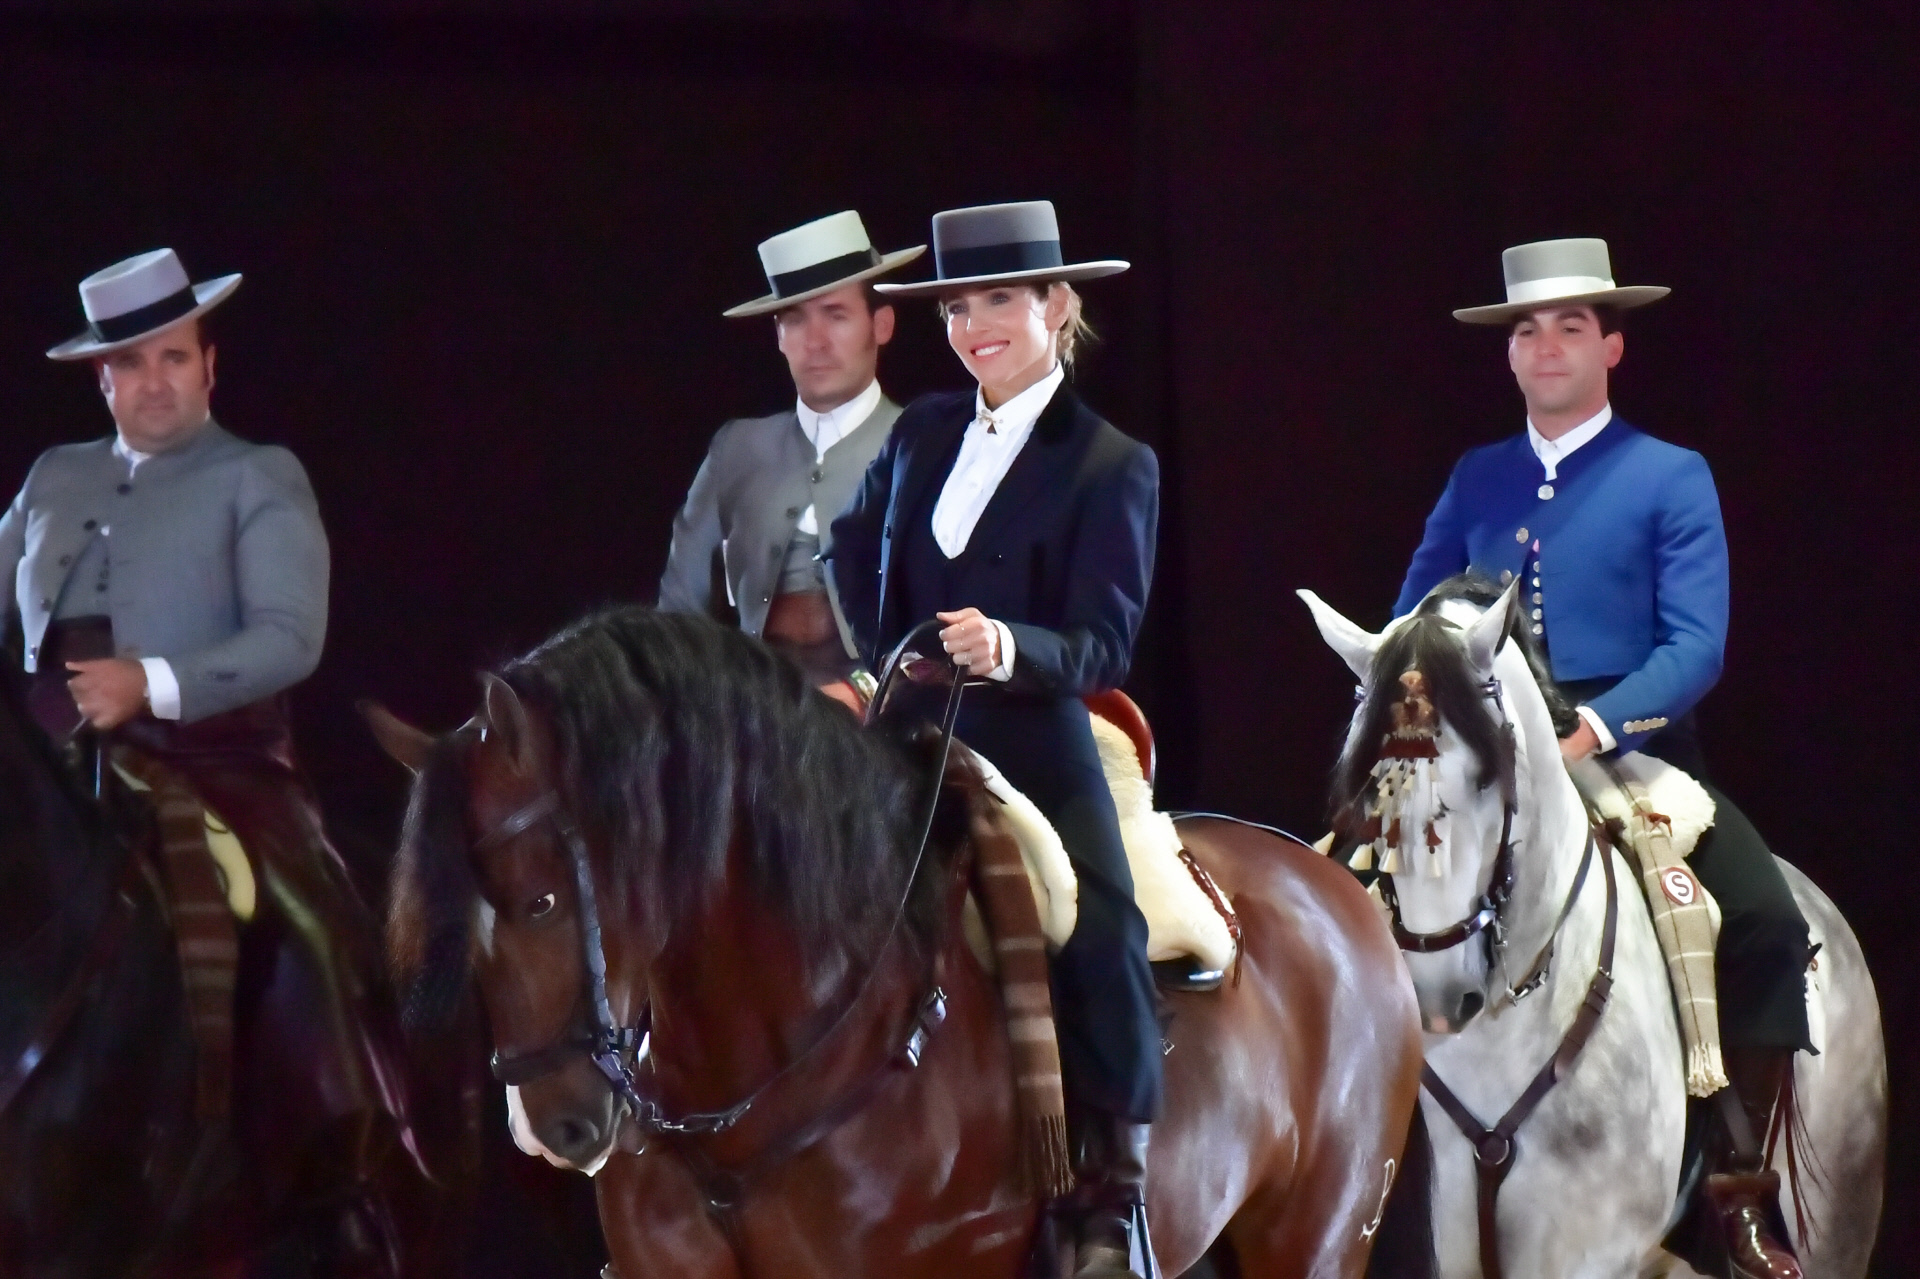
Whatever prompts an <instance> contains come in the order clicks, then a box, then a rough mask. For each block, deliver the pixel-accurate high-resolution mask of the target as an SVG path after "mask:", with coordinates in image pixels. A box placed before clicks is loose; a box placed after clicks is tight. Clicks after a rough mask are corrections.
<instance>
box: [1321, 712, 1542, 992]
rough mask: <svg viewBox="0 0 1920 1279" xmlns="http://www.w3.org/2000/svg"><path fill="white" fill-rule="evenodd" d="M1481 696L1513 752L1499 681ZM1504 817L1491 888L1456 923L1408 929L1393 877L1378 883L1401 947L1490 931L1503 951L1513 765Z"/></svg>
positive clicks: (1448, 942)
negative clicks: (1426, 930)
mask: <svg viewBox="0 0 1920 1279" xmlns="http://www.w3.org/2000/svg"><path fill="white" fill-rule="evenodd" d="M1480 694H1481V696H1483V697H1485V698H1487V699H1488V700H1490V701H1491V702H1492V703H1493V704H1494V706H1495V707H1496V708H1498V710H1499V712H1500V731H1501V733H1502V735H1503V736H1504V737H1505V739H1506V741H1507V744H1508V747H1509V754H1510V755H1511V747H1512V743H1513V722H1512V721H1511V720H1509V719H1508V718H1507V709H1506V703H1505V702H1504V701H1503V700H1502V698H1501V688H1500V681H1499V680H1498V679H1489V680H1488V681H1486V683H1484V684H1482V685H1481V686H1480ZM1356 696H1358V697H1365V696H1366V690H1365V689H1364V688H1362V689H1359V690H1356ZM1501 792H1502V795H1501V815H1500V847H1499V849H1498V850H1497V851H1496V852H1495V853H1494V855H1493V869H1492V871H1491V873H1490V874H1489V875H1488V878H1487V891H1486V892H1484V893H1482V894H1480V896H1479V897H1478V898H1476V899H1475V901H1474V903H1473V913H1472V914H1470V915H1468V916H1467V917H1466V918H1465V919H1462V920H1460V921H1459V922H1457V923H1454V924H1449V925H1448V926H1447V927H1445V928H1442V929H1438V930H1437V931H1434V932H1430V933H1417V932H1414V931H1413V930H1412V929H1410V928H1408V927H1407V925H1406V921H1405V919H1404V918H1403V917H1402V915H1401V912H1400V894H1399V893H1398V892H1397V891H1396V890H1395V889H1394V886H1393V876H1392V875H1391V874H1389V873H1386V872H1382V874H1381V876H1380V879H1379V881H1378V882H1379V884H1380V897H1381V900H1383V901H1384V902H1386V904H1387V919H1388V922H1389V924H1390V926H1391V927H1392V929H1393V940H1394V941H1395V942H1396V943H1398V945H1399V947H1400V949H1401V950H1409V951H1413V952H1414V953H1415V954H1420V955H1433V954H1438V953H1439V952H1441V951H1444V950H1452V949H1453V948H1454V947H1455V946H1463V945H1465V944H1466V943H1467V942H1469V941H1471V940H1473V939H1474V938H1475V937H1477V936H1479V935H1480V934H1481V933H1485V934H1486V935H1487V938H1488V941H1489V943H1490V945H1491V947H1492V951H1493V952H1494V953H1499V952H1502V951H1504V949H1505V946H1506V920H1505V912H1506V908H1507V903H1508V902H1510V901H1512V900H1513V879H1514V872H1513V817H1514V812H1515V810H1516V808H1517V797H1516V795H1515V793H1514V792H1515V787H1514V779H1513V773H1512V766H1511V765H1508V768H1507V771H1506V773H1505V775H1504V776H1503V777H1502V778H1501Z"/></svg>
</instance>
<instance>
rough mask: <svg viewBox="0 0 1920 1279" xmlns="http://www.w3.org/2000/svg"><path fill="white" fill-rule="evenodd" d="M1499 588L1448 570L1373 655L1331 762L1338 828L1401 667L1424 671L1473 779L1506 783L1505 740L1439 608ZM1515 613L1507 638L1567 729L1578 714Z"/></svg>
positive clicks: (1382, 731) (1473, 600)
mask: <svg viewBox="0 0 1920 1279" xmlns="http://www.w3.org/2000/svg"><path fill="white" fill-rule="evenodd" d="M1501 590H1502V588H1501V587H1499V586H1497V585H1495V584H1494V583H1493V582H1492V581H1491V580H1490V579H1488V578H1487V577H1486V576H1484V575H1483V574H1480V573H1476V572H1473V571H1471V570H1469V571H1468V572H1465V573H1460V574H1456V575H1455V576H1453V577H1450V578H1448V579H1447V580H1446V581H1444V582H1441V583H1440V584H1439V585H1438V586H1436V587H1434V588H1433V589H1432V590H1431V591H1429V592H1427V597H1426V598H1425V599H1423V600H1422V601H1420V606H1419V607H1418V608H1417V609H1415V610H1414V614H1413V617H1412V619H1411V620H1410V621H1408V622H1407V623H1406V624H1405V625H1404V626H1402V627H1400V629H1399V630H1397V631H1395V632H1394V634H1393V635H1391V636H1390V637H1389V638H1388V639H1387V642H1386V643H1385V644H1383V645H1381V647H1380V651H1379V652H1378V653H1377V654H1375V655H1374V661H1373V669H1372V672H1371V675H1370V677H1369V679H1368V680H1367V686H1366V688H1365V690H1364V691H1363V696H1364V700H1363V701H1362V703H1361V707H1360V731H1359V732H1357V733H1354V734H1352V735H1351V736H1350V737H1349V738H1348V741H1347V745H1346V747H1345V749H1343V750H1342V751H1341V753H1340V760H1339V762H1338V763H1337V764H1335V765H1334V780H1333V806H1332V807H1333V817H1334V824H1335V826H1336V827H1337V828H1344V825H1345V819H1346V817H1347V816H1349V815H1350V814H1351V812H1352V809H1353V806H1354V804H1355V803H1356V802H1357V801H1359V800H1360V799H1361V798H1362V797H1363V795H1364V793H1365V791H1366V788H1367V786H1368V782H1369V779H1370V777H1371V774H1372V771H1373V766H1374V764H1375V763H1376V762H1377V761H1378V759H1379V751H1380V742H1381V740H1382V739H1383V738H1384V737H1385V736H1386V734H1387V732H1388V731H1389V730H1390V729H1391V728H1392V726H1393V707H1394V704H1395V703H1397V702H1398V701H1399V700H1400V696H1401V685H1400V676H1401V675H1402V674H1403V673H1404V672H1406V671H1410V670H1417V671H1419V672H1420V673H1421V674H1423V675H1425V676H1426V677H1427V692H1428V695H1429V696H1430V697H1431V698H1432V699H1433V705H1434V709H1435V710H1437V711H1438V712H1439V713H1440V718H1441V720H1442V721H1443V722H1444V723H1445V724H1446V725H1447V727H1448V728H1449V729H1451V730H1452V731H1453V732H1455V733H1458V734H1459V735H1460V738H1461V740H1462V741H1463V742H1465V743H1466V746H1467V748H1468V749H1469V750H1470V751H1472V752H1473V757H1474V759H1475V761H1476V762H1477V763H1478V764H1479V776H1478V778H1477V779H1476V784H1477V785H1479V786H1481V787H1483V788H1484V787H1487V786H1490V785H1492V784H1494V783H1495V782H1496V781H1498V782H1500V783H1501V784H1503V785H1505V784H1507V779H1509V778H1510V777H1511V776H1512V773H1513V766H1514V761H1513V751H1514V745H1513V742H1512V740H1511V738H1510V737H1508V735H1507V734H1506V733H1504V732H1502V730H1501V728H1500V726H1499V725H1498V724H1497V723H1496V722H1495V720H1494V718H1493V717H1492V716H1491V715H1489V714H1488V713H1487V701H1486V698H1485V695H1484V694H1483V693H1482V691H1481V687H1480V680H1479V677H1478V676H1477V675H1475V674H1474V672H1473V669H1472V668H1471V667H1470V666H1469V665H1468V663H1467V658H1466V653H1465V651H1464V649H1463V648H1462V647H1461V644H1460V640H1459V635H1460V631H1459V628H1458V627H1456V626H1455V625H1454V624H1453V623H1452V622H1449V621H1447V620H1446V619H1445V618H1443V617H1441V616H1440V607H1441V605H1443V604H1446V603H1448V602H1449V601H1452V600H1463V601H1465V602H1467V603H1470V604H1474V605H1477V606H1478V607H1480V608H1483V609H1485V608H1491V607H1492V606H1493V605H1494V604H1496V603H1498V602H1499V600H1500V596H1501ZM1521 616H1522V615H1516V616H1515V618H1514V621H1513V624H1512V626H1511V627H1510V628H1509V630H1508V632H1507V642H1508V643H1509V644H1515V645H1518V646H1519V649H1520V651H1521V653H1522V654H1524V655H1525V657H1526V659H1527V666H1528V668H1529V669H1530V670H1531V671H1532V672H1533V676H1534V679H1535V681H1536V682H1537V683H1538V684H1539V685H1540V691H1541V693H1542V695H1544V696H1545V697H1546V699H1547V710H1548V713H1549V714H1551V715H1552V717H1553V724H1554V731H1555V732H1557V733H1562V734H1565V733H1570V732H1572V731H1573V729H1574V727H1575V725H1576V724H1577V722H1578V721H1577V719H1576V718H1575V716H1574V712H1573V709H1572V707H1570V706H1569V705H1568V704H1567V701H1566V699H1565V698H1564V697H1562V696H1561V694H1560V690H1559V688H1558V686H1557V685H1555V683H1554V682H1553V676H1552V673H1551V672H1550V671H1549V670H1548V668H1547V663H1546V659H1545V657H1544V655H1543V654H1542V653H1541V652H1540V646H1539V645H1538V644H1536V643H1534V640H1533V636H1532V635H1531V634H1530V633H1528V630H1527V627H1526V625H1525V624H1524V623H1523V622H1522V621H1521Z"/></svg>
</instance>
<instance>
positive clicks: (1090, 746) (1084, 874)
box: [914, 685, 1161, 1123]
mask: <svg viewBox="0 0 1920 1279" xmlns="http://www.w3.org/2000/svg"><path fill="white" fill-rule="evenodd" d="M929 691H932V690H926V689H917V690H915V692H916V693H919V694H924V693H926V692H929ZM914 705H915V709H916V710H924V712H925V713H926V714H927V715H928V717H930V718H937V716H938V710H939V708H938V706H937V705H932V704H930V699H928V703H927V704H923V702H922V699H921V698H916V699H915V703H914ZM955 736H956V737H958V738H959V739H960V740H961V741H963V742H965V743H966V744H967V745H968V746H970V747H972V748H973V749H974V750H976V751H978V752H979V753H980V754H982V755H984V756H986V757H987V758H988V759H989V760H991V761H992V762H993V764H994V766H995V767H997V768H998V769H999V770H1000V771H1001V773H1003V774H1005V776H1006V779H1007V780H1008V781H1009V782H1011V783H1012V784H1013V785H1014V786H1015V787H1017V788H1018V789H1019V790H1020V792H1021V793H1022V794H1024V795H1026V797H1027V798H1028V799H1030V800H1032V801H1033V802H1034V805H1035V806H1036V807H1038V808H1039V809H1040V811H1041V812H1043V813H1045V814H1046V815H1047V817H1048V819H1049V820H1050V821H1052V822H1053V824H1054V828H1055V829H1056V830H1058V831H1059V832H1060V842H1061V843H1062V844H1064V845H1065V846H1066V850H1067V858H1068V860H1070V861H1071V862H1072V863H1073V871H1074V874H1075V875H1077V876H1078V877H1079V880H1080V896H1079V912H1078V916H1077V918H1076V920H1075V923H1074V927H1073V935H1072V937H1070V938H1069V939H1068V940H1067V944H1066V945H1065V946H1063V947H1061V949H1060V952H1059V953H1058V954H1057V955H1055V956H1054V958H1053V965H1052V973H1053V1010H1054V1020H1055V1022H1056V1023H1057V1024H1058V1026H1059V1030H1060V1058H1061V1067H1062V1070H1063V1072H1064V1075H1065V1081H1066V1086H1067V1093H1068V1097H1069V1100H1070V1101H1071V1103H1072V1104H1073V1105H1074V1106H1076V1107H1080V1106H1085V1107H1091V1108H1093V1109H1095V1110H1099V1111H1102V1112H1104V1113H1106V1114H1109V1115H1113V1116H1115V1117H1117V1118H1122V1119H1130V1120H1133V1121H1135V1122H1137V1123H1148V1122H1151V1121H1152V1120H1153V1119H1154V1118H1155V1117H1156V1116H1157V1115H1158V1114H1159V1111H1160V1102H1161V1049H1160V1023H1159V1018H1158V1014H1157V1004H1156V995H1155V992H1154V985H1153V970H1152V969H1151V968H1150V967H1149V966H1148V964H1147V920H1146V916H1144V915H1142V914H1141V913H1140V908H1139V907H1138V906H1137V905H1135V904H1134V900H1133V871H1132V869H1131V868H1130V867H1129V866H1128V864H1127V850H1126V846H1125V845H1124V844H1123V843H1122V842H1121V839H1120V819H1119V816H1118V815H1117V814H1116V813H1115V812H1114V807H1113V792H1112V791H1111V790H1110V789H1109V788H1108V786H1107V779H1106V775H1105V774H1104V773H1103V772H1102V771H1101V769H1100V756H1099V752H1098V751H1097V749H1096V748H1095V746H1094V743H1093V729H1092V727H1091V725H1090V724H1089V721H1088V719H1087V711H1086V707H1085V706H1083V705H1081V703H1080V702H1079V700H1078V699H1073V698H1059V699H1053V698H1034V697H1023V696H1019V695H1017V694H1009V693H1005V692H1002V691H1001V690H999V689H995V688H991V687H982V686H979V685H976V686H974V687H971V688H969V689H968V690H967V691H966V693H965V694H964V696H963V700H962V702H961V707H960V719H959V722H958V724H957V725H956V727H955Z"/></svg>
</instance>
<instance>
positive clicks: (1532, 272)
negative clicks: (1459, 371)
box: [1453, 239, 1672, 324]
mask: <svg viewBox="0 0 1920 1279" xmlns="http://www.w3.org/2000/svg"><path fill="white" fill-rule="evenodd" d="M1500 265H1501V267H1502V269H1503V270H1504V271H1505V272H1506V277H1507V300H1506V301H1505V302H1500V303H1496V304H1495V305H1493V306H1470V307H1466V308H1464V309H1462V310H1459V311H1455V312H1454V313H1453V318H1454V319H1456V320H1460V321H1462V322H1464V323H1467V324H1510V323H1512V322H1513V320H1514V318H1515V317H1516V316H1520V315H1525V314H1526V313H1527V312H1529V311H1537V310H1539V309H1540V308H1541V307H1543V306H1554V305H1556V304H1561V303H1564V304H1566V305H1568V306H1577V305H1582V304H1584V305H1587V306H1615V307H1621V308H1623V309H1624V308H1626V307H1633V306H1645V305H1646V304H1647V303H1649V302H1658V301H1659V300H1660V299H1661V298H1663V297H1665V296H1667V294H1668V293H1671V292H1672V290H1671V289H1666V288H1662V287H1660V286H1659V285H1654V284H1632V285H1628V286H1626V287H1624V288H1623V287H1621V286H1620V285H1617V284H1615V283H1614V282H1613V261H1612V259H1611V258H1609V257H1608V255H1607V242H1606V241H1605V240H1592V239H1576V240H1536V241H1535V242H1533V243H1532V244H1517V245H1515V246H1514V247H1513V248H1511V249H1508V250H1507V251H1506V252H1505V253H1502V254H1501V255H1500Z"/></svg>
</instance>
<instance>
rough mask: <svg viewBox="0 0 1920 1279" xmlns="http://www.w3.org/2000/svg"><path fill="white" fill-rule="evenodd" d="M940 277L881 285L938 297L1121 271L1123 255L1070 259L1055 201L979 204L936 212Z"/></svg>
mask: <svg viewBox="0 0 1920 1279" xmlns="http://www.w3.org/2000/svg"><path fill="white" fill-rule="evenodd" d="M933 263H934V265H933V269H934V278H933V279H931V280H922V281H920V282H918V283H915V284H876V285H874V286H873V287H874V288H876V289H878V290H879V291H880V292H882V293H884V294H886V295H887V296H888V297H896V298H926V297H935V296H938V295H939V294H942V293H947V292H950V291H952V290H954V289H971V288H978V287H979V286H980V285H983V284H1020V283H1026V284H1038V283H1040V282H1041V281H1043V280H1063V281H1066V282H1068V283H1071V282H1073V281H1075V280H1093V279H1098V278H1099V277H1101V276H1103V275H1118V274H1120V273H1121V272H1122V271H1124V270H1126V269H1127V267H1128V265H1129V264H1128V263H1126V262H1122V261H1120V260H1119V259H1118V258H1105V259H1102V260H1100V261H1098V262H1073V263H1069V262H1068V261H1067V260H1066V257H1065V255H1063V254H1062V253H1061V252H1060V220H1059V219H1058V218H1057V217H1055V216H1054V212H1053V201H1051V200H1022V201H1019V202H1017V203H1014V204H978V205H974V206H973V207H972V208H968V209H947V210H946V211H944V212H941V213H936V214H934V215H933Z"/></svg>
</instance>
